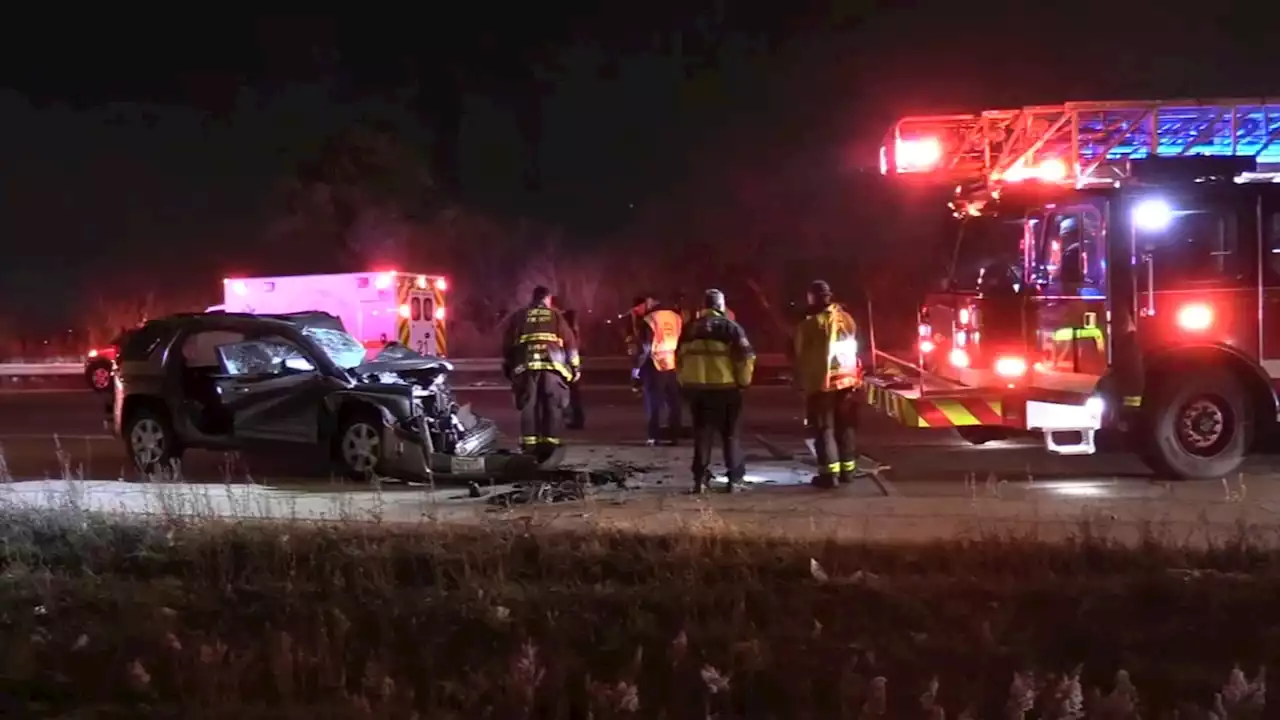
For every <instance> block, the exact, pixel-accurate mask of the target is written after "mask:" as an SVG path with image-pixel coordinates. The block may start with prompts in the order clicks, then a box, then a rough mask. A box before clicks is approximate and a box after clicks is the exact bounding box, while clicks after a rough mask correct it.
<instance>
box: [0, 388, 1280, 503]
mask: <svg viewBox="0 0 1280 720" xmlns="http://www.w3.org/2000/svg"><path fill="white" fill-rule="evenodd" d="M459 394H460V396H461V397H462V399H463V400H464V401H467V402H471V403H472V404H473V408H474V409H475V410H476V412H478V413H479V414H481V415H485V416H488V417H491V418H493V419H494V420H495V421H496V422H498V424H499V426H500V427H501V428H502V430H503V431H504V433H505V434H506V436H507V438H511V437H514V436H515V435H516V434H517V430H518V428H517V417H516V413H515V411H514V409H513V407H512V404H511V396H510V394H509V393H508V392H506V391H505V390H502V389H499V388H491V389H484V390H462V391H459ZM585 402H586V408H587V429H586V430H585V431H580V432H569V433H568V434H567V435H568V438H567V439H568V441H569V442H578V443H582V444H598V445H623V446H626V445H640V444H642V443H643V440H644V432H643V419H642V415H641V408H640V401H639V398H638V397H637V396H635V395H633V394H632V393H631V392H630V391H629V390H627V389H625V388H599V387H597V388H592V387H587V388H585ZM103 417H104V412H103V405H102V400H100V399H98V398H97V397H95V396H94V395H92V394H91V393H89V392H87V391H19V392H0V458H2V459H3V463H4V465H3V466H0V475H7V476H9V477H12V478H16V479H36V478H46V477H52V478H58V477H66V476H68V474H69V475H70V476H73V477H74V476H84V477H89V478H94V479H116V478H121V477H130V476H131V475H132V473H131V471H130V469H129V468H128V467H127V463H126V462H125V459H124V454H123V452H122V446H121V443H120V442H119V441H117V440H114V439H112V438H110V437H109V436H108V435H107V432H106V430H105V428H104V425H103ZM743 436H744V439H745V444H746V446H747V450H748V459H749V460H767V459H772V458H774V457H777V453H783V454H785V455H793V454H803V453H804V452H805V449H804V427H803V424H802V420H801V411H800V404H799V398H798V397H797V396H796V395H795V394H794V392H792V391H790V390H788V389H785V388H771V387H764V388H753V389H752V390H750V391H749V394H748V398H747V407H746V416H745V420H744V433H743ZM860 450H861V452H862V453H863V454H865V455H867V456H869V457H871V458H874V459H875V460H877V461H879V462H881V463H885V464H888V465H890V466H891V467H892V468H893V478H894V481H895V482H898V483H902V482H922V481H954V482H957V483H962V482H964V481H965V480H967V479H969V478H970V477H971V476H972V477H973V479H974V480H976V481H977V482H978V483H980V484H981V483H985V482H987V481H988V479H989V478H994V479H995V480H997V481H998V480H1007V481H1011V482H1012V481H1018V480H1025V479H1027V478H1028V477H1029V476H1030V477H1033V478H1036V479H1054V480H1074V479H1085V480H1094V479H1097V478H1132V479H1134V480H1135V481H1137V480H1139V479H1145V477H1146V476H1147V475H1148V472H1147V471H1146V470H1145V468H1144V467H1143V466H1142V465H1141V464H1140V463H1139V462H1138V461H1137V459H1136V458H1134V457H1132V456H1129V455H1124V454H1101V455H1095V456H1091V457H1074V458H1067V457H1058V456H1051V455H1048V454H1047V453H1045V452H1044V451H1043V449H1042V448H1041V446H1040V445H1039V443H1038V441H1037V440H1036V439H1035V438H1030V437H1029V438H1026V439H1021V440H1017V441H1001V442H994V443H989V444H987V445H984V446H972V445H970V444H968V443H967V442H965V441H964V440H962V439H960V438H959V437H957V436H956V434H955V433H954V432H953V431H950V430H919V429H907V428H904V427H901V426H898V425H896V424H894V423H893V422H892V421H890V420H888V419H887V418H884V417H882V416H880V415H877V414H876V413H874V412H873V411H871V410H870V409H869V408H868V409H866V410H864V413H863V418H862V431H861V438H860ZM717 455H718V453H717ZM230 463H231V461H230V460H229V459H228V458H227V457H226V456H224V455H222V454H220V453H219V454H213V453H199V452H192V453H189V454H188V456H187V457H186V458H185V460H184V467H183V470H184V474H185V476H186V478H187V479H188V480H191V481H201V482H217V481H222V480H232V481H235V480H240V479H244V478H245V477H246V476H253V477H256V478H269V479H273V480H280V479H283V478H309V477H320V478H327V477H329V471H328V468H327V465H326V463H325V462H324V459H323V458H322V457H317V456H315V455H314V454H310V453H297V454H291V455H286V454H282V453H277V454H275V455H273V456H271V457H253V458H248V459H241V460H240V461H239V463H238V464H236V465H235V466H232V465H231V464H230ZM1248 469H1249V473H1250V476H1252V477H1265V476H1270V475H1273V474H1276V473H1277V472H1280V458H1260V459H1257V460H1255V461H1252V462H1251V464H1250V466H1249V468H1248Z"/></svg>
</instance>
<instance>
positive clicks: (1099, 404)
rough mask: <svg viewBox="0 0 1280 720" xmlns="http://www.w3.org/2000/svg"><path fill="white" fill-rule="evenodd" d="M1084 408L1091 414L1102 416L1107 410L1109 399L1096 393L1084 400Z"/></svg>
mask: <svg viewBox="0 0 1280 720" xmlns="http://www.w3.org/2000/svg"><path fill="white" fill-rule="evenodd" d="M1084 409H1085V410H1087V411H1088V412H1089V414H1090V415H1096V416H1098V417H1102V414H1103V413H1104V412H1106V410H1107V401H1106V400H1103V399H1102V398H1100V397H1098V396H1097V395H1094V396H1093V397H1091V398H1089V399H1088V400H1085V401H1084Z"/></svg>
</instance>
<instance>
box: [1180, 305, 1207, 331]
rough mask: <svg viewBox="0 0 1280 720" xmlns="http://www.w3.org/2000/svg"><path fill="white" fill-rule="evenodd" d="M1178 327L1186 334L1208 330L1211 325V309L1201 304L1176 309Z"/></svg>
mask: <svg viewBox="0 0 1280 720" xmlns="http://www.w3.org/2000/svg"><path fill="white" fill-rule="evenodd" d="M1176 318H1177V323H1178V327H1180V328H1182V329H1183V330H1186V331H1188V332H1200V331H1202V330H1208V329H1209V327H1210V326H1211V325H1213V308H1211V307H1209V306H1208V305H1204V304H1202V303H1191V304H1189V305H1183V306H1182V307H1180V308H1178V313H1177V316H1176Z"/></svg>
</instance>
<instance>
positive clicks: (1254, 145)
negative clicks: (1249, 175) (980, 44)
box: [880, 98, 1280, 185]
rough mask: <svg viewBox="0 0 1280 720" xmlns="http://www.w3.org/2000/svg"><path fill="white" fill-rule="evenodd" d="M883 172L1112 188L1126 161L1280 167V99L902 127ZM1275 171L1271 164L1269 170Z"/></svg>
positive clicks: (1071, 110)
mask: <svg viewBox="0 0 1280 720" xmlns="http://www.w3.org/2000/svg"><path fill="white" fill-rule="evenodd" d="M890 138H891V139H886V142H885V143H884V145H883V146H882V147H881V150H880V161H881V162H880V170H881V173H882V174H885V175H889V174H901V175H914V176H919V177H923V178H930V177H933V176H937V179H938V180H939V181H944V180H945V181H947V182H956V181H961V182H965V181H968V182H973V181H979V180H984V179H985V180H986V181H987V182H1017V181H1020V180H1033V179H1034V180H1040V181H1043V182H1071V183H1076V184H1078V185H1082V184H1091V183H1103V182H1114V181H1115V180H1118V179H1122V178H1125V177H1127V176H1128V170H1127V169H1126V168H1125V167H1124V164H1125V162H1126V161H1129V160H1141V159H1144V158H1148V157H1171V158H1172V157H1195V156H1201V157H1251V158H1254V159H1255V160H1256V162H1257V164H1258V166H1259V167H1260V169H1261V168H1262V167H1263V166H1280V98H1240V99H1214V100H1196V99H1185V100H1126V101H1104V102H1067V103H1061V104H1058V105H1043V106H1029V107H1023V108H1014V109H998V110H986V111H983V112H980V113H969V114H958V115H933V116H909V117H905V118H902V119H901V120H899V121H898V122H897V123H896V124H895V126H894V128H893V130H892V131H891V133H890ZM1266 169H1267V170H1271V169H1272V168H1271V167H1267V168H1266Z"/></svg>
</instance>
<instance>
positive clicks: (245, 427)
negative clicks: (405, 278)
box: [111, 312, 511, 480]
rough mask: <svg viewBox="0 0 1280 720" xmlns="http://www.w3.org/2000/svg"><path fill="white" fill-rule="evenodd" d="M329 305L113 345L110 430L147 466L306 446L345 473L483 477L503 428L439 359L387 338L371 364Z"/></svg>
mask: <svg viewBox="0 0 1280 720" xmlns="http://www.w3.org/2000/svg"><path fill="white" fill-rule="evenodd" d="M366 354H367V351H366V349H365V348H364V346H363V345H361V343H360V342H359V341H357V340H356V339H355V338H354V337H352V336H351V335H350V334H348V333H347V332H346V330H345V328H344V327H343V325H342V321H341V320H339V319H338V318H336V317H334V316H332V315H328V314H325V313H297V314H291V315H245V314H233V313H222V312H209V313H195V314H185V315H173V316H169V317H165V318H160V319H157V320H152V321H150V322H148V323H146V324H145V325H143V326H142V327H140V328H138V329H137V330H136V331H135V332H133V333H132V334H131V335H130V336H129V337H128V339H127V341H126V342H125V344H124V345H123V346H122V347H121V348H120V353H119V357H118V358H117V361H116V363H117V368H118V370H117V373H116V377H115V383H114V401H113V403H112V422H111V425H112V428H113V430H114V432H115V434H116V435H117V436H118V437H120V438H121V439H122V440H123V441H124V445H125V450H126V452H127V453H128V456H129V457H130V458H131V459H132V460H133V462H134V464H135V465H136V466H137V467H138V469H139V470H141V471H142V472H144V473H148V474H150V473H154V472H157V471H158V470H160V469H162V468H164V467H166V466H168V465H169V464H170V463H172V462H173V461H175V460H178V459H179V458H181V456H182V453H183V452H184V451H185V450H188V449H192V448H195V449H204V450H223V451H226V450H251V449H271V448H277V447H280V446H284V445H288V446H295V447H296V446H311V447H313V448H316V449H319V450H322V451H324V452H326V453H327V454H328V455H329V456H330V457H331V458H332V461H333V463H334V464H335V466H336V468H337V469H338V471H339V472H341V473H342V474H343V475H346V476H349V477H353V478H360V479H368V478H371V477H375V476H378V475H385V476H390V477H396V478H400V479H406V480H414V479H425V478H429V477H432V476H435V475H438V474H445V475H457V476H487V475H492V474H495V473H496V472H499V471H500V470H501V467H500V466H501V464H502V463H503V462H504V460H505V459H506V458H509V457H511V456H509V455H502V454H497V453H493V452H492V451H493V449H494V446H495V444H496V442H497V436H498V433H497V429H496V427H495V426H494V424H493V423H492V422H491V421H489V420H486V419H481V418H477V417H476V416H474V415H473V414H472V413H471V412H470V406H463V407H459V406H458V404H457V402H456V401H455V399H454V395H453V392H452V391H451V389H450V388H449V386H448V383H447V378H448V375H449V372H450V371H451V370H452V369H453V366H452V365H450V364H449V362H448V361H446V360H442V359H440V358H430V357H425V356H422V355H419V354H417V353H415V352H413V351H411V350H409V349H408V348H405V347H402V346H396V345H391V346H388V347H387V348H384V349H382V351H381V352H379V354H378V355H377V356H376V357H375V358H373V360H372V361H369V360H368V359H367V358H366Z"/></svg>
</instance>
